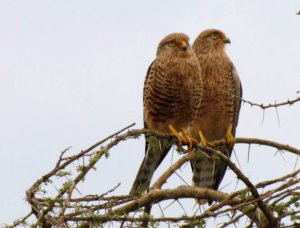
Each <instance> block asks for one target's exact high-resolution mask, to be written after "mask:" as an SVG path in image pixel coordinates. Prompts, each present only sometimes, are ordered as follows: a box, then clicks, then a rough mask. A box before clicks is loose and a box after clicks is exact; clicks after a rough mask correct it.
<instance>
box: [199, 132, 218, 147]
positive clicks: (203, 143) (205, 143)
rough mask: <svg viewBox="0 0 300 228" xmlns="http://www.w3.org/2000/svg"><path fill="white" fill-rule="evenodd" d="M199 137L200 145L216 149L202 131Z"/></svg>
mask: <svg viewBox="0 0 300 228" xmlns="http://www.w3.org/2000/svg"><path fill="white" fill-rule="evenodd" d="M199 137H200V143H201V144H202V145H204V146H209V147H215V146H214V144H213V143H211V142H209V141H208V140H206V138H205V137H204V135H203V133H202V131H199Z"/></svg>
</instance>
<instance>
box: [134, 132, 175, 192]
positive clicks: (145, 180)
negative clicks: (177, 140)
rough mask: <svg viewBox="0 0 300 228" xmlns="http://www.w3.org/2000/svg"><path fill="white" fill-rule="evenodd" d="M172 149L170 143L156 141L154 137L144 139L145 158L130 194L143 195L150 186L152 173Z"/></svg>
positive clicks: (167, 141)
mask: <svg viewBox="0 0 300 228" xmlns="http://www.w3.org/2000/svg"><path fill="white" fill-rule="evenodd" d="M171 147H172V142H170V141H169V140H166V139H158V138H156V137H154V136H149V137H146V147H145V149H146V150H145V157H144V160H143V162H142V164H141V166H140V169H139V171H138V174H137V175H136V178H135V181H134V183H133V186H132V188H131V191H130V194H132V195H139V194H142V193H144V192H145V191H146V190H147V189H148V188H149V185H150V182H151V179H152V176H153V173H154V171H155V170H156V169H157V167H158V166H159V165H160V163H161V162H162V160H163V159H164V158H165V156H166V155H167V153H168V152H169V150H170V149H171Z"/></svg>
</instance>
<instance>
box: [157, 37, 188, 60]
mask: <svg viewBox="0 0 300 228" xmlns="http://www.w3.org/2000/svg"><path fill="white" fill-rule="evenodd" d="M192 54H193V50H192V48H191V46H190V44H189V37H188V36H187V35H186V34H184V33H172V34H169V35H167V36H166V37H165V38H163V39H162V40H161V41H160V42H159V45H158V48H157V52H156V56H160V55H174V56H177V57H183V58H184V57H188V56H191V55H192Z"/></svg>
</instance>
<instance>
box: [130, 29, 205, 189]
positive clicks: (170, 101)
mask: <svg viewBox="0 0 300 228" xmlns="http://www.w3.org/2000/svg"><path fill="white" fill-rule="evenodd" d="M200 74H201V71H200V66H199V61H198V59H197V57H196V55H195V54H194V52H193V49H192V47H191V46H190V45H189V37H188V36H187V35H185V34H183V33H173V34H170V35H167V36H166V37H165V38H163V39H162V41H160V43H159V45H158V48H157V52H156V59H155V60H154V61H153V62H152V64H151V65H150V67H149V68H148V72H147V75H146V79H145V83H144V91H143V105H144V114H143V115H144V127H145V128H146V129H151V130H155V131H158V132H162V133H169V132H170V131H171V133H172V134H173V135H176V136H177V137H180V136H179V135H178V132H180V131H181V130H182V129H186V128H187V127H188V126H189V125H190V122H191V119H192V115H193V107H192V106H193V103H192V102H196V103H197V102H198V101H197V100H196V101H195V99H194V100H192V99H191V98H192V95H193V94H199V93H201V88H202V87H201V80H200ZM198 97H199V99H200V96H198ZM172 144H173V142H172V141H170V140H167V139H161V138H157V137H155V136H146V148H145V157H144V160H143V162H142V164H141V166H140V169H139V171H138V174H137V176H136V179H135V181H134V184H133V186H132V189H131V191H130V194H133V195H138V194H142V193H143V192H145V191H146V190H147V189H148V188H149V185H150V182H151V179H152V176H153V173H154V171H155V170H156V168H157V167H158V166H159V164H160V163H161V162H162V160H163V159H164V158H165V156H166V155H167V153H168V151H169V150H170V148H171V147H172Z"/></svg>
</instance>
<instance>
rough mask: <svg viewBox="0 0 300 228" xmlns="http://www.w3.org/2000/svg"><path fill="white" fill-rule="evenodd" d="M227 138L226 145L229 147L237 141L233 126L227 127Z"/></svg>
mask: <svg viewBox="0 0 300 228" xmlns="http://www.w3.org/2000/svg"><path fill="white" fill-rule="evenodd" d="M225 140H226V145H228V146H229V147H231V148H232V147H233V145H234V143H235V139H234V137H233V135H232V133H231V128H230V127H229V128H228V129H227V132H226V135H225Z"/></svg>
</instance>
